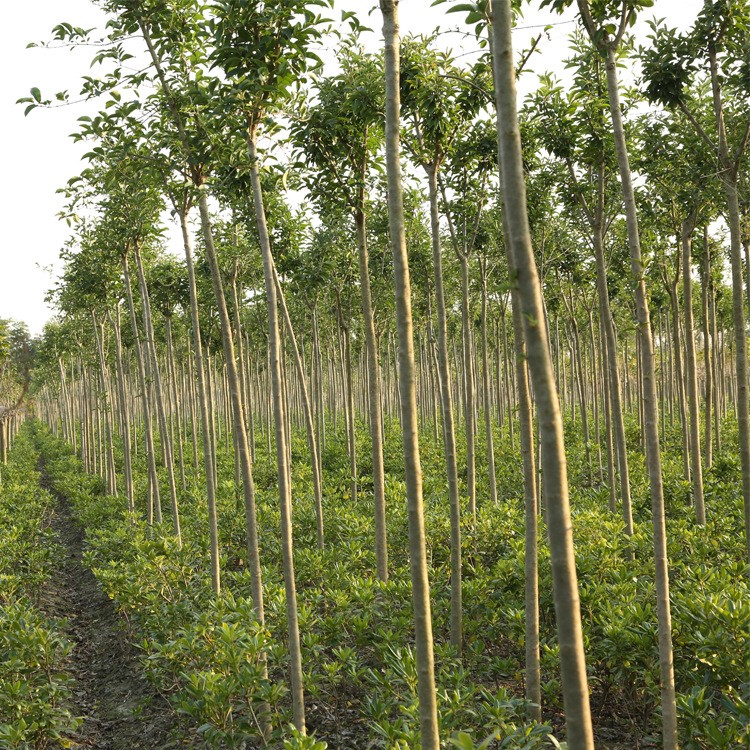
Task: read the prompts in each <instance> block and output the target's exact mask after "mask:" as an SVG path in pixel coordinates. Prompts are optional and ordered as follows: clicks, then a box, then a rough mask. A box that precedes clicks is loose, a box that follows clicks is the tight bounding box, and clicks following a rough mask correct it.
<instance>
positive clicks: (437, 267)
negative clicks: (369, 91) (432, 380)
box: [426, 165, 463, 654]
mask: <svg viewBox="0 0 750 750" xmlns="http://www.w3.org/2000/svg"><path fill="white" fill-rule="evenodd" d="M426 171H427V180H428V188H429V198H430V230H431V236H432V273H433V277H434V281H435V303H436V307H437V359H438V374H439V382H440V404H441V416H442V422H443V446H444V450H445V473H446V477H447V480H448V505H449V508H450V526H451V615H450V621H451V645H452V646H453V647H454V648H456V649H458V652H459V654H460V653H461V650H462V646H463V622H462V618H463V612H462V608H463V604H462V586H461V496H460V492H459V485H458V465H457V461H456V428H455V424H454V419H453V398H452V394H451V367H450V359H449V357H448V315H447V312H446V308H445V287H444V284H443V261H442V253H441V248H440V215H439V211H438V183H437V166H435V165H430V166H429V167H428V168H427V170H426Z"/></svg>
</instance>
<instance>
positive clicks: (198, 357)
mask: <svg viewBox="0 0 750 750" xmlns="http://www.w3.org/2000/svg"><path fill="white" fill-rule="evenodd" d="M178 214H179V217H180V230H181V231H182V246H183V249H184V251H185V264H186V266H187V272H188V290H189V293H190V323H191V328H192V334H193V353H194V355H195V372H196V381H197V384H198V411H199V412H200V417H201V439H202V441H203V471H204V474H205V477H206V504H207V507H208V534H209V549H210V555H211V560H210V564H211V587H212V590H213V592H214V593H215V594H218V593H219V592H220V591H221V563H220V552H219V531H218V520H217V512H216V484H215V481H214V446H213V444H212V442H211V429H210V425H209V421H210V417H209V410H208V395H207V393H206V391H207V388H206V371H205V368H204V365H203V343H202V341H201V329H200V314H199V311H198V292H197V288H196V284H195V267H194V265H193V239H192V235H191V234H190V228H189V227H188V221H187V220H188V210H187V207H186V206H184V205H183V206H181V210H180V211H179V212H178ZM248 546H249V545H248ZM249 559H252V558H249ZM253 562H254V561H253ZM251 579H252V584H251V585H252V587H253V603H254V604H255V609H256V613H258V612H260V615H259V619H260V621H261V622H262V621H263V620H262V613H263V606H262V601H263V599H262V586H261V584H260V580H258V581H256V580H255V578H254V573H253V569H252V567H251ZM256 586H257V588H258V589H259V590H260V594H258V591H256ZM256 596H258V599H256ZM258 601H260V603H261V605H260V608H259V607H258Z"/></svg>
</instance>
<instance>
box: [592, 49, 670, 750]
mask: <svg viewBox="0 0 750 750" xmlns="http://www.w3.org/2000/svg"><path fill="white" fill-rule="evenodd" d="M607 91H608V94H609V109H610V114H611V116H612V128H613V133H614V138H615V150H616V152H617V162H618V166H619V169H620V182H621V185H622V194H623V199H624V202H625V216H626V222H627V232H628V247H629V250H630V265H631V270H632V273H633V278H634V280H635V294H636V306H637V311H638V325H639V327H640V331H641V336H642V339H641V343H642V346H643V406H644V415H645V423H644V430H645V437H646V454H647V470H648V475H649V484H650V489H651V513H652V522H653V538H654V562H655V567H656V601H657V617H658V626H659V672H660V677H661V708H662V732H663V738H664V748H665V750H676V748H677V746H678V740H677V707H676V701H675V684H674V664H673V654H672V616H671V612H670V604H669V568H668V563H667V532H666V524H665V519H664V485H663V482H662V474H661V451H660V447H659V409H658V404H657V401H656V379H655V368H654V348H653V339H652V336H651V323H650V320H649V310H648V297H647V295H646V282H645V280H644V273H643V270H644V265H643V258H642V256H641V243H640V237H639V234H638V215H637V212H636V203H635V193H634V190H633V182H632V176H631V172H630V162H629V159H628V152H627V145H626V143H625V131H624V128H623V123H622V110H621V108H620V91H619V82H618V80H617V59H616V56H615V51H614V49H613V48H612V47H611V46H608V47H607Z"/></svg>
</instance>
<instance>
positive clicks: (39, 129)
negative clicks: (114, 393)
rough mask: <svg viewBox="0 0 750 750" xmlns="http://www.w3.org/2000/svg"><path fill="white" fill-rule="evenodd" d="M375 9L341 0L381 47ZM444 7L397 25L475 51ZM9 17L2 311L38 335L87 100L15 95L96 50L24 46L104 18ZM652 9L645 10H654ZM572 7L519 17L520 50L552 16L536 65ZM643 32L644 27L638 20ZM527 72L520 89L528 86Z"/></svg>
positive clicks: (553, 58)
mask: <svg viewBox="0 0 750 750" xmlns="http://www.w3.org/2000/svg"><path fill="white" fill-rule="evenodd" d="M370 5H372V6H374V5H375V4H374V3H369V2H367V1H366V0H365V1H363V0H339V2H337V6H338V8H343V9H351V10H354V9H357V10H358V12H359V13H360V14H361V17H362V22H363V23H364V24H365V25H368V26H371V27H372V28H373V29H374V30H375V32H376V33H375V34H373V35H370V36H371V39H370V41H369V43H370V44H371V45H373V47H374V46H375V45H377V44H379V31H380V26H381V18H380V13H379V11H374V12H372V13H371V14H370V15H369V17H368V16H367V13H366V10H364V11H363V9H366V8H368V7H370ZM700 5H701V3H700V1H699V0H656V4H655V7H654V9H653V10H654V13H655V14H656V15H658V16H660V17H666V18H667V19H668V20H669V21H670V22H671V23H673V24H674V25H680V24H690V23H691V21H692V19H693V18H694V17H695V15H696V13H697V11H698V8H699V7H700ZM445 7H446V6H440V7H437V8H432V7H430V2H429V0H401V5H400V14H401V31H402V34H408V33H427V32H430V31H432V30H433V29H434V28H435V27H437V26H440V27H441V29H443V30H445V31H446V32H447V33H445V34H443V35H442V36H441V39H443V40H445V45H446V46H448V47H450V48H451V49H453V50H454V51H456V52H457V53H459V54H464V53H468V55H471V54H472V50H473V49H474V47H475V42H474V41H473V40H472V39H471V38H467V37H466V36H464V35H463V34H461V33H457V32H451V31H449V30H450V29H456V27H457V26H458V25H459V23H460V18H461V17H460V15H459V14H450V15H446V14H445ZM4 15H5V23H3V24H2V25H1V26H0V69H1V70H2V71H3V73H2V76H0V123H2V129H3V138H4V142H5V144H6V145H5V148H4V149H3V156H4V163H5V177H4V178H3V179H2V180H0V201H1V203H0V205H2V216H3V222H4V226H3V229H2V233H1V234H0V236H1V237H2V240H1V241H0V318H7V317H12V318H16V319H18V320H23V321H25V322H26V323H27V324H28V326H29V328H30V329H31V332H32V333H34V334H36V333H39V332H40V331H41V329H42V327H43V325H44V323H45V322H46V321H47V320H48V319H49V318H50V317H51V316H52V315H53V311H52V310H50V308H49V307H48V306H47V305H46V303H45V302H44V298H45V294H46V292H47V291H48V290H49V289H50V288H51V287H52V286H53V285H54V273H55V269H56V268H58V267H59V265H58V262H57V259H58V255H59V252H60V248H61V247H62V246H63V243H64V242H65V239H66V237H67V236H68V227H67V226H66V225H65V223H64V222H61V221H59V220H58V219H57V218H56V215H57V213H58V212H59V211H60V209H61V208H62V200H61V197H60V196H59V195H57V194H56V193H55V191H56V190H57V189H58V188H60V187H61V186H63V185H64V184H65V182H66V181H67V180H68V178H70V177H72V176H73V175H75V174H77V173H78V172H80V171H81V169H82V165H81V162H80V159H81V156H82V155H83V153H84V152H85V151H86V150H87V148H88V147H87V146H86V145H82V144H78V145H77V144H75V143H73V141H72V140H71V138H70V137H69V135H70V133H72V132H73V131H74V130H75V129H76V119H77V118H78V117H80V116H81V115H82V114H85V113H86V112H87V109H86V108H85V105H74V106H69V107H62V108H59V109H55V110H51V111H42V110H36V111H34V112H32V113H31V114H30V115H29V117H24V115H23V106H21V105H16V104H15V102H16V100H17V99H18V98H20V97H22V96H28V95H29V89H30V88H31V87H32V86H38V87H39V88H40V89H41V90H42V92H43V94H44V95H45V96H49V95H51V94H53V93H54V92H56V91H58V90H61V89H67V90H69V91H70V92H71V99H74V98H75V97H74V96H72V95H73V94H74V93H76V92H77V91H78V89H79V81H80V78H81V76H82V75H86V74H87V73H88V72H89V67H88V64H89V60H90V59H91V57H92V50H91V49H90V48H89V49H81V50H67V49H39V48H32V49H27V48H26V47H27V44H28V43H29V42H33V41H41V40H45V39H49V38H50V37H51V30H52V28H53V27H54V26H55V25H57V24H58V23H60V22H61V21H66V22H69V23H72V24H73V25H75V26H82V27H85V28H91V27H96V26H101V25H102V21H103V16H102V14H101V13H100V11H99V10H98V9H97V8H96V7H95V5H94V4H93V3H92V2H91V0H27V2H25V3H13V4H11V5H9V6H8V7H6V8H4ZM651 15H653V14H649V16H651ZM572 18H573V15H572V14H569V15H567V16H563V17H559V16H551V15H550V14H549V13H546V12H544V13H542V12H539V11H532V10H531V9H527V10H526V12H525V17H524V18H523V19H522V20H521V21H520V22H519V24H518V25H519V30H518V31H517V34H516V41H515V46H516V49H520V48H523V47H524V46H526V45H527V44H528V41H529V39H530V38H531V37H532V36H533V35H535V34H538V33H539V32H540V31H541V28H539V27H540V26H544V25H545V24H547V23H550V22H551V23H554V24H555V26H554V27H553V28H551V29H550V30H549V31H548V32H547V36H546V38H545V39H544V40H543V42H542V44H541V45H540V53H539V54H538V55H536V56H535V58H534V67H535V69H536V70H538V71H545V70H554V69H557V70H560V69H561V65H560V61H561V60H562V59H563V58H564V56H565V39H566V36H567V35H568V34H569V33H570V32H571V31H572V30H573V28H574V24H573V23H572V21H571V19H572ZM637 31H639V36H640V38H641V40H642V41H645V36H644V35H645V33H646V30H645V28H644V25H643V24H642V23H640V24H639V28H638V29H637ZM533 80H534V79H533V77H531V76H528V77H527V78H526V80H525V81H524V84H523V86H524V87H528V86H531V85H533Z"/></svg>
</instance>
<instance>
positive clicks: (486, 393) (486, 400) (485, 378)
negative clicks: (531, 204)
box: [479, 257, 497, 505]
mask: <svg viewBox="0 0 750 750" xmlns="http://www.w3.org/2000/svg"><path fill="white" fill-rule="evenodd" d="M479 273H480V279H481V284H482V400H483V404H482V405H483V408H484V431H485V442H486V443H487V480H488V481H489V484H490V501H491V502H492V504H493V505H497V479H496V477H495V443H494V440H493V437H492V409H491V404H490V370H489V363H488V359H489V353H488V351H487V349H488V347H489V342H488V336H487V259H486V258H484V257H481V258H480V259H479Z"/></svg>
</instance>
